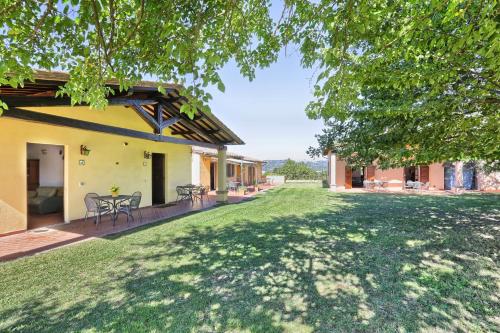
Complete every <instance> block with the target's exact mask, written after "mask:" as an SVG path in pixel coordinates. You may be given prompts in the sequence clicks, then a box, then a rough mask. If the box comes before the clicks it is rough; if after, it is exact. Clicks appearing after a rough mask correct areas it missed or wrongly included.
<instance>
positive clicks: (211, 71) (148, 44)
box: [0, 0, 280, 112]
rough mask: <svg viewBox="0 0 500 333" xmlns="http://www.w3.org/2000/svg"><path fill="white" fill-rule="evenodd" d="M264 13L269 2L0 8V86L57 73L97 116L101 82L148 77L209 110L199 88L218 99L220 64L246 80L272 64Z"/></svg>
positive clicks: (136, 1) (71, 1) (270, 28)
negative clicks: (213, 90)
mask: <svg viewBox="0 0 500 333" xmlns="http://www.w3.org/2000/svg"><path fill="white" fill-rule="evenodd" d="M269 7H270V4H269V1H268V0H254V1H243V0H231V1H218V0H203V1H200V0H183V1H146V0H61V1H53V0H48V1H45V2H44V1H38V0H0V60H1V61H0V85H11V86H14V87H15V86H18V85H22V84H23V83H24V82H25V81H26V80H32V79H33V68H37V69H48V70H53V69H57V70H63V71H67V72H69V73H70V75H71V78H70V80H69V82H68V83H67V84H65V85H64V87H62V89H61V91H60V94H67V95H69V96H71V98H72V101H73V102H74V103H80V102H86V103H90V104H91V105H92V106H95V107H103V106H105V105H106V98H105V97H106V96H107V95H108V94H110V93H112V92H111V91H110V90H109V89H108V88H106V87H105V82H106V81H107V80H110V79H117V80H118V81H119V82H120V86H121V88H123V89H126V88H127V87H129V86H131V85H133V84H134V83H136V82H137V81H139V80H141V79H143V78H144V77H146V78H148V77H152V78H154V79H155V80H158V81H159V82H160V83H161V82H168V83H170V82H176V83H181V84H184V85H185V86H186V91H183V92H182V93H183V94H185V95H191V96H193V97H196V98H195V99H193V103H198V104H196V105H193V107H200V108H203V109H204V110H207V102H208V100H209V99H210V98H211V96H210V95H209V94H208V93H206V92H205V88H206V87H207V86H208V85H215V86H217V87H218V88H219V90H222V91H224V83H223V82H222V80H221V78H220V76H219V74H218V71H219V70H220V69H221V67H222V66H224V64H226V63H228V61H230V60H233V61H234V62H235V63H236V64H237V66H238V67H239V69H240V71H241V74H242V75H244V76H246V77H248V78H250V79H251V78H253V76H254V69H255V68H256V67H257V66H266V65H268V64H269V63H270V62H273V61H275V60H276V54H277V51H278V50H279V48H280V46H279V45H280V43H279V42H278V38H277V36H278V34H275V33H274V28H275V24H274V23H273V20H272V19H271V16H270V13H269ZM160 90H161V88H160ZM183 111H187V112H190V111H193V110H192V109H189V110H186V109H185V110H183Z"/></svg>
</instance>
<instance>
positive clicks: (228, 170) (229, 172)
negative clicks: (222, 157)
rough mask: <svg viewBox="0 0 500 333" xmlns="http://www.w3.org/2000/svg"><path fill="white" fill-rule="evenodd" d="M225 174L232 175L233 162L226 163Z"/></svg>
mask: <svg viewBox="0 0 500 333" xmlns="http://www.w3.org/2000/svg"><path fill="white" fill-rule="evenodd" d="M226 175H227V176H228V177H234V164H228V165H227V166H226Z"/></svg>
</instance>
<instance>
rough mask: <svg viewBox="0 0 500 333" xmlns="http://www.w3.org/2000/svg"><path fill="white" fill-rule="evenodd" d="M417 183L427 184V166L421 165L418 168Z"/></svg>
mask: <svg viewBox="0 0 500 333" xmlns="http://www.w3.org/2000/svg"><path fill="white" fill-rule="evenodd" d="M419 169H420V170H419V175H418V176H419V181H420V182H422V183H428V182H429V166H428V165H421V166H420V168H419Z"/></svg>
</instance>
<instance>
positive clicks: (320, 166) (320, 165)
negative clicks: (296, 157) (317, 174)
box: [263, 160, 328, 172]
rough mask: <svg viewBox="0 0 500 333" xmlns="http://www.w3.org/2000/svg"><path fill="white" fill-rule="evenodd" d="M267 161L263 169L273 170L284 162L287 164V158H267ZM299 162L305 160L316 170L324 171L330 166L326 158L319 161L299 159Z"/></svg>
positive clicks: (265, 170)
mask: <svg viewBox="0 0 500 333" xmlns="http://www.w3.org/2000/svg"><path fill="white" fill-rule="evenodd" d="M264 162H266V163H265V164H264V167H263V171H264V172H267V171H273V170H274V169H275V168H279V167H280V166H282V165H283V164H285V162H286V160H265V161H264ZM297 162H304V163H306V164H307V166H309V167H310V168H311V169H313V170H316V171H323V170H326V168H327V166H328V162H327V161H326V160H318V161H297Z"/></svg>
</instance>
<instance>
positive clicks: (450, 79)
mask: <svg viewBox="0 0 500 333" xmlns="http://www.w3.org/2000/svg"><path fill="white" fill-rule="evenodd" d="M270 12H271V1H269V0H228V1H219V0H185V1H146V0H60V1H53V0H48V1H46V2H41V1H38V0H0V39H1V43H0V60H1V61H0V86H1V85H11V86H17V85H22V84H23V82H25V81H26V80H31V79H33V71H32V69H33V68H39V69H61V70H64V71H68V72H69V73H70V75H71V78H70V80H69V82H68V83H66V84H65V85H64V86H63V87H62V88H61V91H60V94H67V95H69V96H70V97H71V98H72V101H73V102H74V103H80V102H86V103H90V104H91V105H92V106H96V107H102V106H105V105H106V99H105V97H106V96H107V95H108V94H110V93H112V91H111V90H109V89H108V88H106V86H105V84H104V83H105V82H106V81H107V80H109V79H117V80H118V81H119V82H120V86H121V88H123V89H126V88H127V87H129V86H131V85H132V84H133V83H135V82H137V81H138V80H141V79H143V78H144V77H152V78H154V79H155V80H158V81H159V82H160V83H161V82H178V83H181V84H183V85H185V87H186V90H185V91H183V92H182V93H184V94H186V95H190V96H193V97H194V98H193V99H191V101H192V105H191V106H190V107H184V108H183V110H182V111H184V112H188V113H192V112H193V110H194V108H195V107H197V108H200V109H202V110H205V111H206V110H208V107H207V103H208V101H209V100H210V98H211V96H210V95H209V94H208V93H206V92H205V90H206V87H207V86H209V85H215V86H217V87H218V88H219V89H220V90H222V91H224V83H223V82H222V80H221V78H220V76H219V74H218V73H219V71H220V69H221V68H222V67H223V66H224V65H225V64H227V63H228V62H229V61H234V62H235V63H236V65H237V66H238V67H239V69H240V71H241V74H242V75H244V76H246V77H248V78H250V79H252V78H253V77H254V70H255V68H257V67H265V66H268V65H269V64H270V63H272V62H274V61H276V59H277V54H278V52H279V50H280V49H281V48H282V47H283V46H284V45H297V46H298V48H299V49H300V52H301V54H302V64H303V66H304V67H312V68H314V69H315V73H316V83H315V84H314V87H313V93H314V99H313V100H312V101H311V102H310V104H309V105H308V106H307V108H306V112H307V114H308V115H309V117H311V118H318V119H319V118H322V119H324V120H325V121H327V129H326V131H325V133H323V134H322V135H320V136H319V141H320V142H319V143H320V147H319V148H316V149H314V148H313V149H311V150H310V153H311V154H313V155H314V154H316V155H317V154H318V153H319V152H321V151H322V150H323V149H324V148H331V147H332V145H334V146H335V149H337V150H338V152H339V155H341V157H345V158H350V159H353V160H356V161H361V160H365V161H367V160H370V159H373V158H378V159H380V160H381V161H382V162H383V163H384V165H391V166H395V165H401V164H404V163H408V161H409V159H411V160H412V161H414V162H417V163H427V162H431V161H438V160H456V159H462V160H463V159H482V160H486V161H487V162H489V163H494V162H495V161H498V160H499V159H500V158H499V155H500V151H499V150H500V148H499V147H500V131H499V123H500V113H499V112H498V107H499V105H500V80H499V77H500V70H499V64H500V54H499V53H500V52H499V50H500V38H499V37H500V36H499V28H498V18H499V13H500V5H499V3H498V1H497V0H492V1H484V0H427V1H414V0H413V1H407V0H370V1H359V0H333V1H332V0H319V1H312V0H311V1H305V0H284V1H283V6H282V12H281V15H280V16H279V17H275V18H273V17H272V15H271V14H270ZM159 90H160V91H161V89H159ZM2 106H5V105H2V104H0V108H1V107H2Z"/></svg>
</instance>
